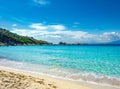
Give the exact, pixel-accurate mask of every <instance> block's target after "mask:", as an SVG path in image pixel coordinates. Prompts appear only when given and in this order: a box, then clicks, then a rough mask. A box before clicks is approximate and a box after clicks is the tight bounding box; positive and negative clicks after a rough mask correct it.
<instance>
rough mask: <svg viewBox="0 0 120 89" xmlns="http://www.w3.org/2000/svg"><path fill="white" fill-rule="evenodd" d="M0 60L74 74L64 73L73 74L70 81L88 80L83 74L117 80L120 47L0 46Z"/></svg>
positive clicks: (118, 75)
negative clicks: (75, 78) (76, 77)
mask: <svg viewBox="0 0 120 89" xmlns="http://www.w3.org/2000/svg"><path fill="white" fill-rule="evenodd" d="M0 57H1V58H0V61H1V65H4V64H7V61H11V62H12V61H14V62H16V63H26V64H33V65H40V66H47V67H52V68H57V69H59V70H58V72H59V73H60V69H64V70H73V71H77V72H72V73H71V72H70V71H69V72H67V73H71V75H72V74H73V75H74V76H71V78H72V77H75V74H77V75H76V76H79V77H82V78H81V79H83V80H84V78H85V77H87V79H88V76H87V75H86V74H91V75H90V76H94V75H95V76H97V77H98V76H99V77H101V76H102V77H103V76H105V77H106V76H109V77H112V78H115V79H116V78H117V79H119V78H120V46H8V47H7V46H4V47H3V46H1V47H0ZM3 58H4V59H3ZM5 59H6V60H5ZM3 60H4V61H3ZM3 62H5V63H3ZM5 66H9V62H8V64H7V65H5ZM19 66H20V65H19ZM22 66H24V65H22ZM52 70H53V69H52ZM61 72H62V71H61ZM55 73H57V70H55ZM82 74H84V75H82ZM66 76H67V74H66ZM95 76H94V77H95ZM83 77H84V78H83ZM118 82H119V81H118Z"/></svg>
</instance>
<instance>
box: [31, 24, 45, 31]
mask: <svg viewBox="0 0 120 89" xmlns="http://www.w3.org/2000/svg"><path fill="white" fill-rule="evenodd" d="M29 27H31V28H34V29H39V30H46V29H47V26H45V25H43V24H42V23H33V24H31V25H29Z"/></svg>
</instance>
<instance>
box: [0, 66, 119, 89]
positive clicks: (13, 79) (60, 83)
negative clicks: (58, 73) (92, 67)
mask: <svg viewBox="0 0 120 89" xmlns="http://www.w3.org/2000/svg"><path fill="white" fill-rule="evenodd" d="M0 89H120V88H114V87H107V86H99V85H95V84H87V83H79V84H78V83H75V82H72V81H67V80H62V79H56V78H52V77H49V76H44V75H39V74H35V73H29V72H27V71H22V70H16V69H11V68H6V67H0Z"/></svg>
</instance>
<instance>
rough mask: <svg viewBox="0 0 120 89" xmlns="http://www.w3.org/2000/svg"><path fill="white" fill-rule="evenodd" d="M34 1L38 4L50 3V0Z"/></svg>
mask: <svg viewBox="0 0 120 89" xmlns="http://www.w3.org/2000/svg"><path fill="white" fill-rule="evenodd" d="M33 2H34V3H35V4H38V5H47V4H49V3H50V2H49V1H48V0H33Z"/></svg>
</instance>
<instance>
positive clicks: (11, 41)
mask: <svg viewBox="0 0 120 89" xmlns="http://www.w3.org/2000/svg"><path fill="white" fill-rule="evenodd" d="M43 44H50V43H48V42H46V41H42V40H36V39H34V38H33V37H27V36H20V35H17V34H15V33H12V32H10V31H8V30H6V29H2V28H0V45H43Z"/></svg>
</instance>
